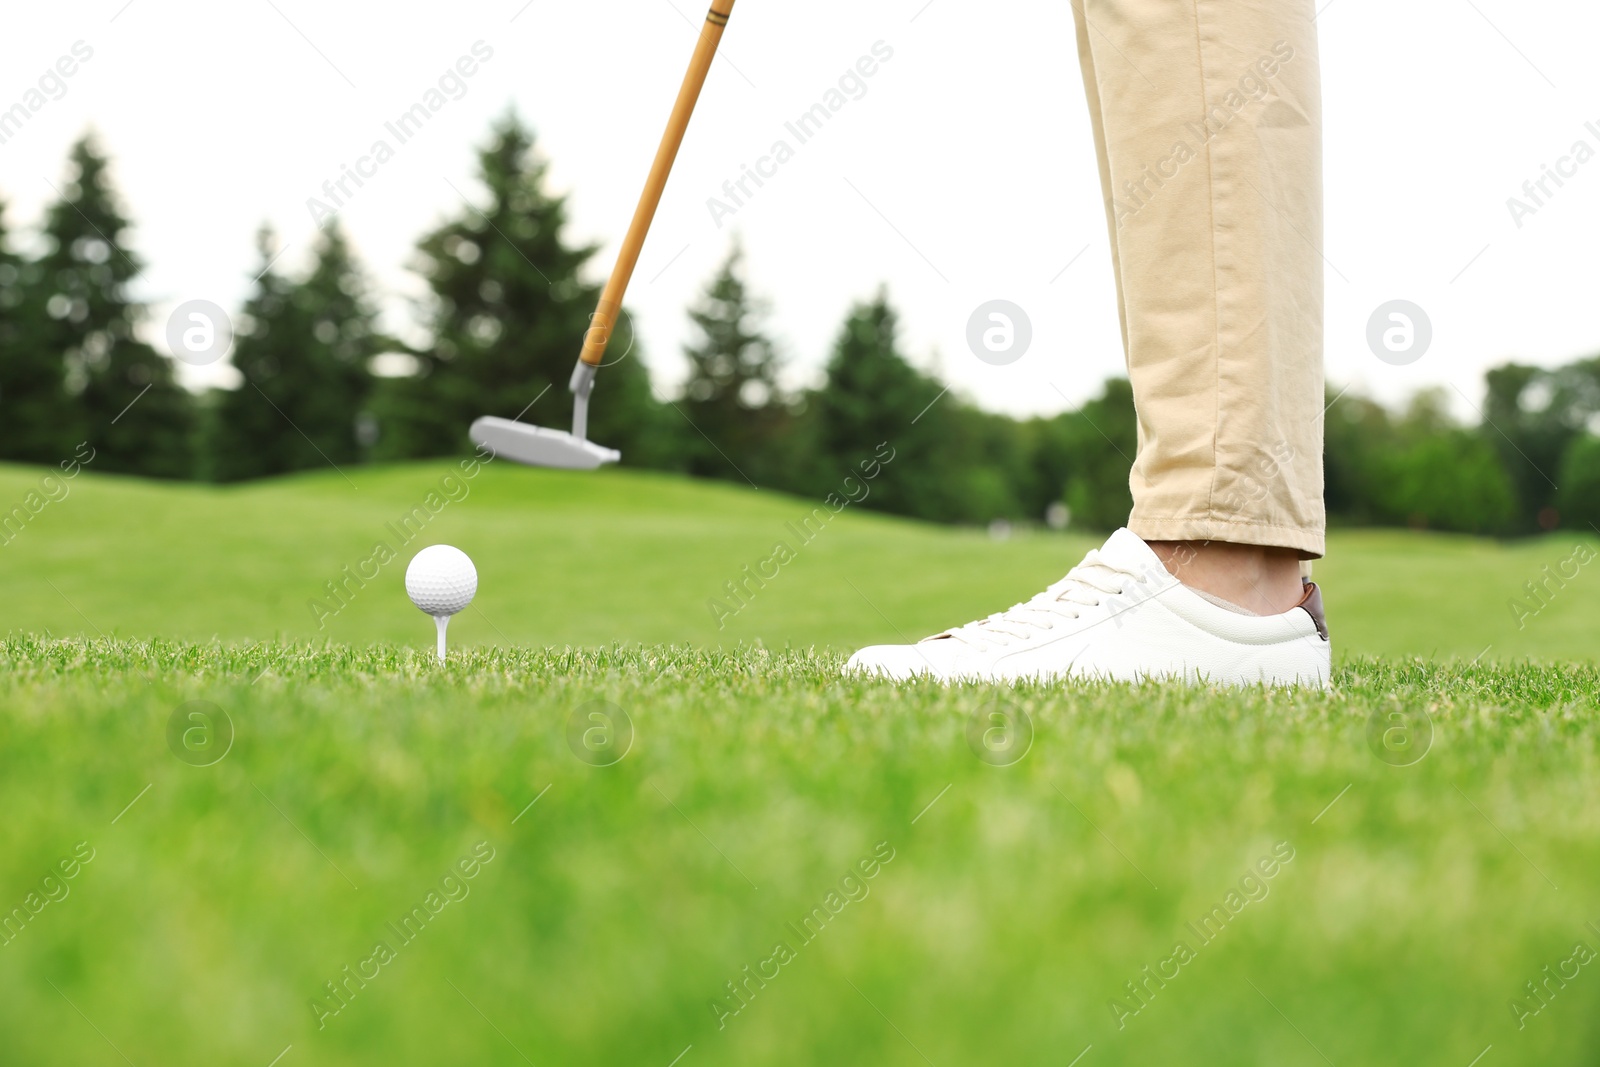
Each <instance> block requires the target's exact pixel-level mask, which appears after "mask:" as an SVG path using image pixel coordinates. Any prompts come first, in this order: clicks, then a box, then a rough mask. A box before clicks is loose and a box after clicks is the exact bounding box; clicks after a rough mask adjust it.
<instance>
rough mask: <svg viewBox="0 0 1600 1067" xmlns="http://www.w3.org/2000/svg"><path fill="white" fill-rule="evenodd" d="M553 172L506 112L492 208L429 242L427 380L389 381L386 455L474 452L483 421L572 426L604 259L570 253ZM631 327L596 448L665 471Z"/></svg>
mask: <svg viewBox="0 0 1600 1067" xmlns="http://www.w3.org/2000/svg"><path fill="white" fill-rule="evenodd" d="M545 174H546V164H545V162H544V161H543V159H541V158H540V157H539V156H538V155H537V154H536V152H535V151H534V136H533V133H532V131H531V130H529V129H528V128H527V127H526V126H524V125H523V124H522V123H521V121H520V120H518V119H517V117H516V116H515V115H514V114H507V115H506V116H505V117H503V118H501V119H500V120H498V121H497V122H496V123H495V124H494V126H493V128H492V130H491V135H490V141H489V144H488V146H487V147H486V148H484V149H482V150H481V151H480V152H479V153H478V176H479V181H480V183H481V185H482V186H483V191H484V193H485V194H486V197H485V199H486V203H485V204H484V206H483V207H482V208H481V210H480V208H478V207H476V206H473V205H471V204H464V205H463V206H462V210H461V212H460V213H459V214H458V215H457V216H456V217H455V218H454V219H452V220H450V221H448V222H447V223H445V224H444V225H443V226H441V227H439V228H438V229H436V230H434V231H433V232H432V233H430V234H428V235H427V236H425V237H424V238H423V239H422V241H421V242H419V244H418V256H417V260H416V266H415V269H416V270H417V272H418V273H420V274H421V275H422V277H423V278H424V279H425V280H426V281H427V283H428V285H429V287H430V288H431V290H432V293H433V308H432V310H431V313H430V321H429V323H428V325H429V329H430V333H431V334H432V336H433V343H432V345H431V347H430V348H429V349H428V350H426V351H422V352H418V353H415V355H416V356H417V357H418V359H419V360H420V363H421V369H420V372H419V373H418V374H417V375H415V376H413V377H408V378H399V379H393V380H390V381H386V382H384V383H382V388H381V389H380V395H379V397H378V398H377V401H376V404H375V406H376V408H377V411H378V415H379V422H380V426H381V431H380V432H381V437H380V439H379V441H378V444H377V447H376V452H377V454H378V455H380V456H382V457H384V458H400V457H407V456H431V455H445V454H450V453H454V452H461V451H464V450H468V449H470V448H471V445H470V443H469V442H468V439H467V427H468V426H470V425H471V423H472V421H473V420H474V419H476V418H478V416H480V415H499V416H501V417H503V418H515V417H520V418H521V419H522V421H524V422H527V423H530V424H534V425H542V426H549V427H552V428H557V429H566V428H567V427H568V426H570V425H571V420H572V396H571V394H570V393H569V392H568V391H567V381H568V379H569V378H570V376H571V374H572V368H573V364H574V363H575V361H576V360H577V357H578V350H579V349H580V347H581V346H582V343H583V335H584V331H586V330H587V329H588V327H589V316H590V314H591V313H592V312H593V311H594V307H595V303H596V302H597V301H598V299H599V295H600V292H599V288H598V287H597V286H592V285H588V284H585V283H583V282H582V281H580V280H579V273H580V271H582V270H583V268H584V266H585V265H586V264H587V263H588V261H589V259H590V257H592V256H593V255H594V253H595V249H594V248H593V247H589V246H582V247H574V246H569V245H568V244H567V243H566V241H565V238H564V236H563V232H562V231H563V229H564V228H565V226H566V222H567V209H566V200H565V198H564V197H559V196H552V195H550V194H549V193H548V192H547V191H546V189H545V182H546V177H545ZM627 322H628V320H627V319H626V316H624V324H623V325H622V326H620V327H619V328H618V329H617V330H616V332H615V333H614V335H613V338H612V342H611V347H610V349H609V350H608V351H607V353H606V362H605V364H604V369H602V370H601V372H600V377H599V382H598V384H597V386H596V389H595V393H594V399H593V401H592V403H591V407H590V422H589V427H590V436H591V437H592V438H593V439H594V440H596V441H598V442H600V443H602V444H604V445H607V446H608V447H612V448H619V449H621V450H622V454H623V462H625V463H640V462H645V463H653V462H660V460H661V458H662V453H663V445H662V442H661V434H662V415H661V405H660V404H658V403H657V402H656V400H655V399H654V397H653V396H652V395H651V391H650V380H649V374H648V372H647V371H646V369H645V367H644V363H643V360H642V353H641V351H640V349H639V347H638V345H637V344H636V343H635V342H634V340H633V338H632V335H631V327H629V326H628V325H627Z"/></svg>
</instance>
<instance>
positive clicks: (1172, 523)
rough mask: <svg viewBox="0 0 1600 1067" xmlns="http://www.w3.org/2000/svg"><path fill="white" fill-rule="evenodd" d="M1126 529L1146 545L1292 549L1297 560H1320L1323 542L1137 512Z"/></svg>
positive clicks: (1253, 525)
mask: <svg viewBox="0 0 1600 1067" xmlns="http://www.w3.org/2000/svg"><path fill="white" fill-rule="evenodd" d="M1128 529H1130V530H1132V531H1133V532H1134V533H1136V534H1138V535H1139V536H1140V537H1141V538H1142V539H1144V540H1146V541H1227V542H1229V543H1231V544H1236V545H1261V546H1263V547H1265V548H1292V549H1294V550H1295V551H1297V552H1299V553H1300V558H1301V559H1321V558H1322V557H1323V556H1324V555H1325V554H1326V552H1327V542H1326V539H1325V536H1324V531H1323V530H1321V529H1315V530H1311V529H1304V528H1302V527H1298V526H1278V525H1274V524H1271V523H1263V522H1248V521H1244V520H1240V519H1219V518H1196V517H1193V516H1184V517H1160V516H1148V515H1140V514H1139V510H1138V509H1137V508H1135V509H1134V513H1133V516H1132V517H1131V518H1129V519H1128Z"/></svg>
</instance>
